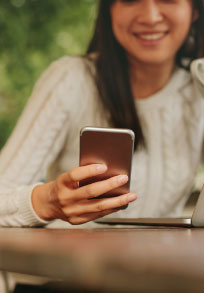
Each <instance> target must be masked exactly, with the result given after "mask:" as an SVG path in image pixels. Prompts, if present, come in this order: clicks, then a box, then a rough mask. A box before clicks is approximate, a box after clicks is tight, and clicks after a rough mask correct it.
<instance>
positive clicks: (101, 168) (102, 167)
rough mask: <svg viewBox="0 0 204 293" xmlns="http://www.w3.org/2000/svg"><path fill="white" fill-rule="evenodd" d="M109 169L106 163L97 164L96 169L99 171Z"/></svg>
mask: <svg viewBox="0 0 204 293" xmlns="http://www.w3.org/2000/svg"><path fill="white" fill-rule="evenodd" d="M106 170H107V166H106V165H102V164H100V165H97V166H96V171H97V172H98V173H103V172H105V171H106Z"/></svg>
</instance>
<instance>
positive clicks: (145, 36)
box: [134, 32, 167, 41]
mask: <svg viewBox="0 0 204 293" xmlns="http://www.w3.org/2000/svg"><path fill="white" fill-rule="evenodd" d="M166 34H167V32H161V33H134V35H135V36H136V37H137V38H138V39H141V40H144V41H157V40H160V39H162V38H163V37H164V36H165V35H166Z"/></svg>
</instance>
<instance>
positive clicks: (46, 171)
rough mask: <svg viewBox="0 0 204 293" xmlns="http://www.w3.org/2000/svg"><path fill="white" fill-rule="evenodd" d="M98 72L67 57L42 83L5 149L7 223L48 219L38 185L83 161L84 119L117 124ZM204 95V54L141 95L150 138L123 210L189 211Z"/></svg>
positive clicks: (2, 207) (129, 213)
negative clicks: (38, 206)
mask: <svg viewBox="0 0 204 293" xmlns="http://www.w3.org/2000/svg"><path fill="white" fill-rule="evenodd" d="M93 75H94V64H91V63H90V61H87V60H86V59H85V58H81V57H64V58H62V59H60V60H58V61H56V62H54V63H53V64H52V65H51V66H50V67H49V68H48V70H47V71H46V72H45V73H44V74H43V76H42V77H41V79H40V80H39V82H38V83H37V84H36V86H35V88H34V91H33V94H32V96H31V98H30V99H29V101H28V104H27V106H26V108H25V110H24V112H23V114H22V115H21V117H20V119H19V121H18V123H17V126H16V128H15V130H14V132H13V134H12V135H11V137H10V139H9V140H8V142H7V144H6V145H5V147H4V148H3V150H2V151H1V153H0V200H1V204H0V225H2V226H35V225H42V224H47V222H45V221H43V220H41V219H40V218H39V217H38V216H37V215H36V214H35V212H34V210H33V208H32V203H31V193H32V190H33V188H34V186H36V184H41V183H40V181H41V180H48V181H49V180H51V179H53V178H56V176H58V175H59V174H60V173H62V172H65V171H67V170H70V169H71V168H73V167H76V166H78V163H79V131H80V129H81V128H82V127H83V126H87V125H89V126H103V127H107V126H111V125H110V124H109V122H108V119H107V117H108V116H107V115H108V114H107V113H106V111H105V110H104V108H103V106H102V104H101V101H100V100H99V97H98V92H97V89H96V86H95V83H94V80H93ZM203 97H204V61H203V60H197V61H194V62H193V65H192V67H191V74H190V73H188V72H186V71H185V70H183V69H179V68H177V69H176V70H175V72H174V74H173V75H172V78H171V80H170V81H169V82H168V84H167V85H166V86H165V87H164V88H163V89H162V90H161V91H159V92H157V93H156V94H155V95H153V96H151V97H149V98H147V99H143V100H138V101H136V102H135V107H136V108H137V111H138V115H139V117H140V120H141V125H142V129H143V133H144V136H145V139H146V145H147V147H146V149H142V148H141V149H140V150H139V151H137V152H136V153H135V154H134V157H133V168H132V180H131V190H132V191H135V192H136V193H137V194H138V197H139V198H138V200H137V201H135V202H134V203H132V204H130V205H129V207H128V209H126V210H123V211H120V212H118V213H117V216H123V217H124V216H125V217H138V216H139V217H143V216H149V217H153V216H177V215H179V214H180V213H181V211H182V208H183V206H184V204H185V202H186V200H187V198H188V196H189V193H190V191H191V188H192V185H193V181H194V178H195V175H196V172H197V169H198V166H199V164H200V163H201V161H202V158H201V157H202V148H203V138H204V98H203ZM114 216H115V215H114Z"/></svg>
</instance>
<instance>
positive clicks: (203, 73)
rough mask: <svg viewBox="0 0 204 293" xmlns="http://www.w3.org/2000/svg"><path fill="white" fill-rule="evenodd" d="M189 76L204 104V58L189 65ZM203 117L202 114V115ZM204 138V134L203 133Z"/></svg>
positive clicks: (203, 153) (203, 160)
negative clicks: (190, 75)
mask: <svg viewBox="0 0 204 293" xmlns="http://www.w3.org/2000/svg"><path fill="white" fill-rule="evenodd" d="M191 74H192V78H193V84H194V89H195V93H196V96H198V97H200V98H201V99H203V102H204V58H201V59H196V60H194V61H193V62H192V63H191ZM203 116H204V113H203ZM203 137H204V133H203ZM202 163H203V165H204V138H203V151H202Z"/></svg>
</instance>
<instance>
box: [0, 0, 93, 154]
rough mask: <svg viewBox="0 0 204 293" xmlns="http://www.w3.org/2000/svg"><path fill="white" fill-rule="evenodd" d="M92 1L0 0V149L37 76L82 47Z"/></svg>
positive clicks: (90, 23) (90, 20)
mask: <svg viewBox="0 0 204 293" xmlns="http://www.w3.org/2000/svg"><path fill="white" fill-rule="evenodd" d="M97 3H98V1H97V0H1V1H0V32H1V37H0V149H1V148H2V146H3V145H4V144H5V142H6V140H7V138H8V136H9V135H10V133H11V131H12V129H13V127H14V125H15V123H16V120H17V118H18V116H19V115H20V113H21V111H22V109H23V107H24V105H25V103H26V101H27V99H28V97H29V96H30V94H31V91H32V88H33V85H34V83H35V82H36V80H37V79H38V78H39V76H40V74H41V73H42V71H43V70H45V68H46V67H47V66H48V65H49V64H50V63H51V62H52V61H53V60H55V59H57V58H59V57H61V56H63V55H78V54H84V53H85V52H86V49H87V46H88V43H89V40H90V38H91V36H92V33H93V28H94V22H95V16H96V10H97Z"/></svg>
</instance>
